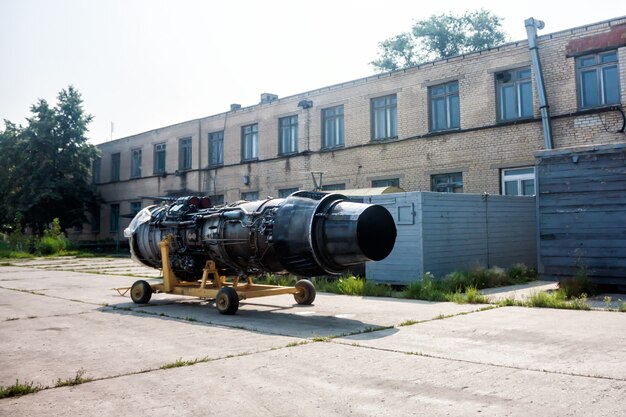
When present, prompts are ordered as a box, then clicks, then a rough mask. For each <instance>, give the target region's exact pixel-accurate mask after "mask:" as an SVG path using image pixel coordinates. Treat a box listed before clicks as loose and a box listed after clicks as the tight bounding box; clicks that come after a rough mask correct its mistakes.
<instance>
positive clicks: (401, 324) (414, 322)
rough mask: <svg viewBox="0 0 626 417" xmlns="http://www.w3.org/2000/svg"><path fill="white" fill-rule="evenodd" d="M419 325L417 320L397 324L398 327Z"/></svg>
mask: <svg viewBox="0 0 626 417" xmlns="http://www.w3.org/2000/svg"><path fill="white" fill-rule="evenodd" d="M417 323H420V321H419V320H404V321H403V322H402V323H400V324H398V327H404V326H413V325H414V324H417Z"/></svg>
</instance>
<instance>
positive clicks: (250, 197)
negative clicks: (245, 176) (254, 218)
mask: <svg viewBox="0 0 626 417" xmlns="http://www.w3.org/2000/svg"><path fill="white" fill-rule="evenodd" d="M241 199H242V200H247V201H255V200H258V199H259V192H258V191H248V192H247V193H241Z"/></svg>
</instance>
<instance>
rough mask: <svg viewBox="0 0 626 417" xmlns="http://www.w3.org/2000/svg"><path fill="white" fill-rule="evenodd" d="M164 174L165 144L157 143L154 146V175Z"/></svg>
mask: <svg viewBox="0 0 626 417" xmlns="http://www.w3.org/2000/svg"><path fill="white" fill-rule="evenodd" d="M164 172H165V143H157V144H156V145H154V173H155V174H162V173H164Z"/></svg>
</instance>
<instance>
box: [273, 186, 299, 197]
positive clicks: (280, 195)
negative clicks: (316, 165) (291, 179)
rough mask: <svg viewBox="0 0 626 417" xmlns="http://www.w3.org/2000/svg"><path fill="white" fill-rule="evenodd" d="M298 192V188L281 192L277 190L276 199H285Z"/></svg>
mask: <svg viewBox="0 0 626 417" xmlns="http://www.w3.org/2000/svg"><path fill="white" fill-rule="evenodd" d="M298 190H299V188H298V187H295V188H283V189H282V190H278V198H287V197H289V196H290V195H291V194H293V193H295V192H296V191H298Z"/></svg>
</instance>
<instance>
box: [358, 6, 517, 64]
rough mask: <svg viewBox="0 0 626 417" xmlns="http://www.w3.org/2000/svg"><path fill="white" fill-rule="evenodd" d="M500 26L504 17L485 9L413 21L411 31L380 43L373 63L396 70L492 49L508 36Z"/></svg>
mask: <svg viewBox="0 0 626 417" xmlns="http://www.w3.org/2000/svg"><path fill="white" fill-rule="evenodd" d="M501 26H502V19H501V18H499V17H497V16H495V15H493V14H492V13H491V12H489V11H487V10H483V9H481V10H475V11H467V12H465V13H464V14H463V15H461V16H457V15H453V14H451V13H448V14H440V15H432V16H430V17H429V18H428V19H425V20H418V21H416V22H414V24H413V27H412V30H411V32H410V33H409V32H405V33H401V34H399V35H395V36H392V37H391V38H389V39H386V40H384V41H382V42H380V43H379V44H378V46H379V47H380V51H379V53H378V56H379V57H378V59H377V60H375V61H372V62H370V64H372V65H373V66H374V68H375V69H377V70H379V71H393V70H397V69H401V68H408V67H412V66H415V65H418V64H420V63H422V62H428V61H434V60H438V59H444V58H448V57H451V56H455V55H461V54H466V53H469V52H475V51H480V50H482V49H487V48H492V47H494V46H497V45H500V44H502V43H504V42H506V40H507V38H508V36H507V35H506V33H505V32H504V31H502V30H501Z"/></svg>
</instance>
